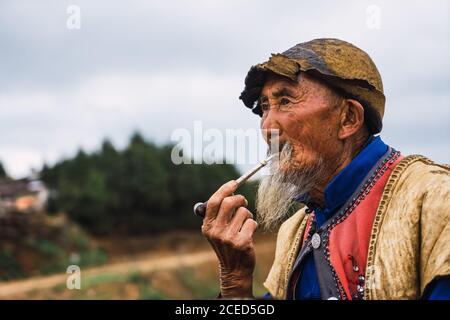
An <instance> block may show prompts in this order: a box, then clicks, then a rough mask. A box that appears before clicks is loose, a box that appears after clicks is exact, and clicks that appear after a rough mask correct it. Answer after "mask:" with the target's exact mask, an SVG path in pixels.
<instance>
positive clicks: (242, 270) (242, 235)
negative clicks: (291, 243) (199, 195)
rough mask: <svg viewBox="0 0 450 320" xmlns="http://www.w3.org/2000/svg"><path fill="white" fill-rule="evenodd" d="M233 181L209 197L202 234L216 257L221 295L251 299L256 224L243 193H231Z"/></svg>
mask: <svg viewBox="0 0 450 320" xmlns="http://www.w3.org/2000/svg"><path fill="white" fill-rule="evenodd" d="M236 189H237V183H236V181H234V180H232V181H230V182H227V183H226V184H224V185H223V186H221V187H220V188H219V190H217V191H216V193H214V194H213V195H212V196H211V198H209V200H208V204H207V208H206V214H205V217H204V219H203V225H202V233H203V235H204V236H205V237H206V238H207V239H208V241H209V243H211V246H212V247H213V249H214V251H215V252H216V255H217V257H218V258H219V266H220V290H221V296H222V297H223V298H252V297H253V288H252V287H253V270H254V268H255V250H254V247H253V233H254V232H255V230H256V227H257V223H256V221H255V220H253V215H252V214H251V212H250V211H249V210H247V209H246V208H245V207H246V206H247V205H248V202H247V200H246V199H245V198H244V197H243V196H242V195H233V192H234V191H236Z"/></svg>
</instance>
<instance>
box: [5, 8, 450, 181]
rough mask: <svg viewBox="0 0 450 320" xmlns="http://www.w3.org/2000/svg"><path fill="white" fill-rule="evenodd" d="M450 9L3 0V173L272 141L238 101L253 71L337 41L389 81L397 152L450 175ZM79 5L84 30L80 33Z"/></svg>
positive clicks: (386, 133)
mask: <svg viewBox="0 0 450 320" xmlns="http://www.w3.org/2000/svg"><path fill="white" fill-rule="evenodd" d="M449 3H450V2H449V1H446V0H442V1H411V0H408V1H375V0H374V1H319V0H315V1H298V0H294V1H273V0H272V1H261V0H247V1H242V0H235V1H234V0H232V1H230V0H227V1H200V0H192V1H187V0H185V1H181V0H180V1H175V0H173V1H138V0H134V1H131V0H128V1H106V0H105V1H103V0H102V1H100V0H96V1H92V0H86V1H82V0H71V1H61V0H54V1H50V0H45V1H44V0H43V1H25V0H23V1H21V0H11V1H9V0H2V1H1V2H0V44H1V47H0V48H1V49H0V161H2V162H3V164H4V165H5V167H6V169H7V171H8V172H9V173H10V174H11V175H13V176H14V177H21V176H24V175H26V174H28V173H29V171H30V169H31V168H37V169H39V168H40V167H41V165H42V163H43V162H44V161H46V162H48V163H53V162H55V161H57V160H58V159H61V158H64V157H69V156H72V155H73V154H74V153H75V152H76V150H77V149H78V148H80V147H82V148H84V149H85V150H88V151H89V150H95V149H96V148H98V146H99V144H100V142H101V141H102V139H103V138H104V137H109V138H110V139H111V140H112V141H113V142H114V143H115V144H116V145H117V146H118V147H121V146H123V145H124V144H125V143H126V141H127V140H128V138H129V136H130V135H131V133H132V132H133V131H134V130H140V131H141V132H142V133H143V134H144V135H145V136H146V137H147V138H148V139H151V140H153V141H155V142H157V143H165V142H169V141H170V138H171V135H172V134H173V132H174V130H176V129H180V128H185V129H187V130H188V131H193V127H194V121H196V120H201V121H202V126H203V128H204V129H208V128H217V129H220V130H225V129H239V128H244V129H248V128H258V125H259V118H258V117H256V116H254V115H253V114H252V113H251V112H249V111H247V110H246V109H245V108H244V107H243V105H242V104H241V102H240V100H238V96H239V94H240V92H241V90H242V88H243V81H244V77H245V75H246V73H247V71H248V68H249V67H250V66H251V65H253V64H256V63H258V62H262V61H264V60H266V59H267V58H268V57H269V55H270V53H277V52H282V51H284V50H286V49H287V48H289V47H291V46H293V45H295V44H297V43H299V42H304V41H308V40H311V39H313V38H319V37H336V38H341V39H344V40H347V41H349V42H352V43H353V44H355V45H357V46H359V47H360V48H362V49H364V50H365V51H366V52H368V53H369V54H370V55H371V57H372V58H373V60H374V61H375V63H376V64H377V66H378V68H379V70H380V73H381V75H382V77H383V82H384V88H385V94H386V96H387V105H386V114H385V122H384V123H385V124H384V129H383V132H382V137H383V139H384V140H385V141H386V142H388V143H389V144H391V145H392V146H394V147H396V148H397V149H399V150H401V151H403V152H404V153H406V154H409V153H421V154H424V155H426V156H428V157H431V158H432V159H433V160H435V161H439V162H446V163H450V146H449V141H450V73H449V71H450V60H449V57H450V23H449V20H450V19H449V18H450V5H449ZM70 5H76V6H77V8H79V9H80V17H81V19H80V29H70V28H68V27H67V22H68V19H70V18H71V17H72V18H73V17H74V16H73V11H70V13H68V11H67V9H68V7H69V6H70ZM70 21H72V22H73V20H70ZM70 21H69V22H70ZM69 25H72V26H73V24H70V23H69ZM260 152H262V151H260ZM261 154H263V152H262V153H261Z"/></svg>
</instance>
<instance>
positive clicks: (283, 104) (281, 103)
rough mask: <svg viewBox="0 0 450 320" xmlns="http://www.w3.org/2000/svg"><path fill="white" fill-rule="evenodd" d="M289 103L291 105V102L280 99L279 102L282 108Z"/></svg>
mask: <svg viewBox="0 0 450 320" xmlns="http://www.w3.org/2000/svg"><path fill="white" fill-rule="evenodd" d="M289 103H291V102H290V101H289V99H286V98H282V99H281V101H280V105H282V106H285V105H288V104H289Z"/></svg>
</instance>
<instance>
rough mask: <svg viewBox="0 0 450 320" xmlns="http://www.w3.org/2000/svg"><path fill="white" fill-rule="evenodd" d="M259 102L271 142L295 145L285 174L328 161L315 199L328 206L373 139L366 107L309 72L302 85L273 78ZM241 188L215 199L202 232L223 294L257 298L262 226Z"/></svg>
mask: <svg viewBox="0 0 450 320" xmlns="http://www.w3.org/2000/svg"><path fill="white" fill-rule="evenodd" d="M259 103H260V106H261V109H262V110H263V116H262V119H261V125H260V126H261V129H263V130H264V131H267V132H268V133H267V134H265V135H264V138H265V140H266V141H267V142H268V143H270V139H271V137H272V136H271V134H270V131H271V130H278V134H279V139H280V140H279V141H280V145H281V146H282V145H283V143H285V142H286V141H289V142H290V143H291V144H292V145H293V155H292V159H291V161H289V167H286V168H280V169H279V170H282V171H287V170H302V168H306V167H307V166H309V165H311V164H313V163H314V162H315V161H317V160H318V159H319V158H320V157H322V158H323V159H324V171H323V172H324V175H323V177H322V179H321V180H320V181H316V182H315V184H314V188H313V191H312V192H310V195H309V196H310V198H311V199H313V200H314V201H315V202H316V203H317V204H319V205H324V194H323V190H324V188H325V186H326V185H327V183H328V182H329V181H330V180H331V179H332V178H333V177H334V176H335V175H336V174H337V173H338V172H339V171H340V170H342V168H344V167H345V166H346V165H347V164H348V163H350V161H351V159H352V158H353V157H354V155H355V154H356V153H357V152H358V150H359V149H360V148H361V146H362V145H363V143H364V141H365V139H366V138H367V136H368V132H367V130H366V129H365V126H364V109H363V107H362V105H361V104H360V103H359V102H358V101H355V100H351V99H343V98H340V97H339V96H337V95H336V94H335V93H334V92H333V91H332V90H331V89H329V88H328V87H327V86H325V85H324V84H322V83H321V82H319V81H317V80H315V79H313V78H311V77H309V76H308V75H306V74H304V73H302V74H301V76H300V79H299V81H297V82H294V81H292V80H289V79H287V78H283V77H280V76H277V75H275V74H273V75H270V76H269V77H268V78H267V80H266V82H265V84H264V87H263V89H262V92H261V96H260V99H259ZM264 131H263V132H264ZM236 188H237V185H236V182H235V181H234V180H233V181H230V182H228V183H226V184H224V185H223V186H222V187H220V188H219V190H218V191H217V192H216V193H214V194H213V195H212V196H211V198H210V199H209V200H208V206H207V209H206V215H205V218H204V220H203V225H202V233H203V235H204V236H205V237H206V238H207V239H208V241H209V242H210V244H211V246H212V247H213V249H214V251H215V252H216V255H217V257H218V260H219V266H220V288H221V296H222V297H223V298H237V297H240V298H244V297H247V298H251V297H253V292H252V281H253V276H252V275H253V270H254V267H255V251H254V244H253V234H254V232H255V230H256V228H257V222H256V221H255V220H254V219H253V215H252V214H251V212H250V211H248V210H247V209H246V208H245V207H246V206H247V201H246V199H245V198H244V197H243V196H241V195H234V192H235V191H236Z"/></svg>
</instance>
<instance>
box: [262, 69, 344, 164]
mask: <svg viewBox="0 0 450 320" xmlns="http://www.w3.org/2000/svg"><path fill="white" fill-rule="evenodd" d="M337 101H338V100H337V99H336V96H335V95H334V94H333V93H332V92H331V90H330V89H329V88H327V87H326V86H325V85H323V84H322V83H320V82H319V81H317V80H314V79H313V78H311V77H310V76H308V75H306V74H304V73H302V74H301V76H300V80H299V81H298V82H294V81H291V80H289V79H287V78H284V77H281V76H277V75H275V74H273V75H270V76H269V77H268V79H267V80H266V82H265V84H264V86H263V89H262V91H261V96H260V99H259V104H260V106H261V109H262V111H263V116H262V119H261V129H263V132H267V131H266V130H274V129H276V130H278V132H279V139H280V140H279V143H280V147H282V146H283V144H284V143H286V142H290V143H291V144H292V147H293V148H292V159H291V160H292V161H290V165H289V166H290V168H280V169H281V170H286V169H290V170H292V169H295V170H302V169H304V168H307V167H310V166H312V165H314V163H316V162H317V161H318V160H319V159H321V158H322V159H323V160H325V161H326V160H331V159H333V157H335V155H336V154H337V153H338V152H339V149H340V147H341V144H340V143H339V140H338V138H337V137H338V127H339V108H338V107H337V106H336V103H337ZM265 139H266V141H267V142H268V143H269V140H270V134H265Z"/></svg>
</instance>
